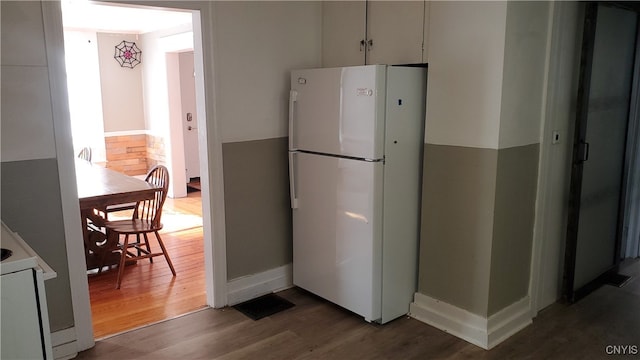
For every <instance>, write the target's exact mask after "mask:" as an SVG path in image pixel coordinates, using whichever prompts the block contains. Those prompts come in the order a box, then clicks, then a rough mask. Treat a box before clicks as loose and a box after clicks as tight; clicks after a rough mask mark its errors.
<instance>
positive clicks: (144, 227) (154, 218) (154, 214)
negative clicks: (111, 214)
mask: <svg viewBox="0 0 640 360" xmlns="http://www.w3.org/2000/svg"><path fill="white" fill-rule="evenodd" d="M145 180H146V181H147V182H148V183H150V184H153V185H155V186H157V187H158V188H159V189H158V191H157V192H156V195H155V197H154V199H152V200H145V201H140V202H138V203H137V205H136V208H135V209H134V211H133V216H132V218H131V220H118V221H106V222H105V228H106V230H107V237H117V238H116V239H114V240H117V241H118V249H120V252H121V255H120V264H119V268H118V280H117V284H116V289H119V288H120V283H121V282H122V275H123V273H124V267H125V263H126V262H127V261H135V260H142V259H149V261H150V262H153V258H154V257H156V256H164V258H165V259H166V260H167V264H169V268H170V269H171V272H172V273H173V276H176V271H175V269H174V268H173V263H171V259H170V258H169V254H168V253H167V249H166V247H165V246H164V243H163V242H162V238H161V237H160V234H159V233H158V231H159V230H161V229H162V222H160V218H161V216H162V205H164V201H165V199H166V198H167V190H168V188H169V171H168V170H167V168H166V167H164V166H162V165H157V166H155V167H153V168H152V169H151V170H150V171H149V173H148V174H147V178H146V179H145ZM149 233H154V234H155V236H156V238H157V239H158V243H159V244H160V248H161V251H160V252H152V251H151V247H150V246H149V238H148V236H147V235H148V234H149ZM120 235H124V242H122V243H120V242H119V240H120ZM129 235H135V236H136V241H135V242H129ZM141 235H142V238H141ZM112 239H113V238H112Z"/></svg>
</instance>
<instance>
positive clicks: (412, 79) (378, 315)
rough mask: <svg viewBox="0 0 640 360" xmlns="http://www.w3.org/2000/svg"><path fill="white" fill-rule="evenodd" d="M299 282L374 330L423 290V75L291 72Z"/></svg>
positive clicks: (394, 70) (408, 70) (400, 70)
mask: <svg viewBox="0 0 640 360" xmlns="http://www.w3.org/2000/svg"><path fill="white" fill-rule="evenodd" d="M289 100H290V101H289V176H290V179H289V180H290V190H291V207H292V209H293V283H294V285H296V286H298V287H300V288H303V289H305V290H308V291H310V292H312V293H314V294H316V295H318V296H320V297H323V298H325V299H327V300H329V301H331V302H333V303H335V304H338V305H340V306H342V307H344V308H346V309H348V310H350V311H352V312H354V313H356V314H359V315H361V316H363V317H364V319H365V320H367V321H369V322H371V321H375V322H379V323H386V322H388V321H390V320H393V319H395V318H397V317H399V316H402V315H404V314H406V313H407V312H408V311H409V304H410V303H411V301H412V299H413V295H414V292H415V290H416V283H417V260H418V234H419V224H420V219H419V214H420V196H421V195H420V189H421V173H422V151H423V134H424V125H423V124H424V120H425V103H426V69H425V68H419V67H401V66H388V65H368V66H355V67H344V68H325V69H306V70H294V71H292V72H291V92H290V99H289Z"/></svg>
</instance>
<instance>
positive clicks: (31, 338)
mask: <svg viewBox="0 0 640 360" xmlns="http://www.w3.org/2000/svg"><path fill="white" fill-rule="evenodd" d="M0 235H1V237H0V246H1V247H2V249H7V250H9V252H10V254H11V255H10V256H8V257H7V258H5V259H4V260H2V261H0V273H1V277H2V279H1V281H0V285H1V286H2V289H1V291H0V297H1V301H0V304H1V305H2V317H1V320H2V326H0V329H1V334H0V335H1V336H0V339H1V342H2V343H1V344H0V345H1V346H0V358H2V359H32V358H44V359H53V351H52V346H51V334H50V329H49V312H48V309H47V298H46V292H45V287H44V280H48V279H52V278H54V277H56V275H57V274H56V273H55V271H53V269H51V267H50V266H49V265H47V263H45V262H44V260H42V258H40V257H39V256H38V254H36V252H35V251H33V249H31V247H29V245H28V244H27V243H26V242H25V241H24V240H23V239H22V238H21V237H20V235H18V234H17V233H15V232H13V231H11V229H9V228H8V227H7V226H6V225H5V223H4V222H2V229H1V233H0ZM3 252H5V251H3ZM3 255H4V254H3ZM38 344H39V345H40V346H38Z"/></svg>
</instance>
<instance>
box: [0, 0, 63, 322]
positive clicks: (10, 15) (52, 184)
mask: <svg viewBox="0 0 640 360" xmlns="http://www.w3.org/2000/svg"><path fill="white" fill-rule="evenodd" d="M0 5H1V6H2V10H1V12H2V21H1V23H2V31H1V34H2V50H1V53H2V114H1V117H2V145H1V146H2V148H1V151H0V152H1V153H2V167H1V171H2V190H1V196H2V203H1V208H2V220H3V221H5V223H6V224H7V226H9V228H11V230H13V231H16V232H18V233H19V234H20V235H21V236H22V237H23V238H24V240H25V241H26V242H27V243H28V244H29V245H30V246H31V247H32V248H33V249H34V250H35V251H36V252H37V253H38V254H39V255H40V256H41V257H42V258H43V259H44V260H45V261H46V262H47V263H48V264H49V265H50V266H51V267H52V268H53V269H54V270H55V271H56V272H57V274H58V276H57V278H56V279H53V280H48V281H46V282H45V284H46V291H47V305H48V308H49V320H50V327H51V330H52V331H57V330H62V329H66V328H69V327H71V326H73V324H74V319H73V312H72V307H71V290H70V285H69V284H70V283H69V274H68V266H67V257H66V247H65V231H64V225H63V217H62V199H61V191H60V180H59V177H58V161H57V158H56V156H57V155H56V146H59V145H58V144H56V143H55V137H54V124H53V115H52V114H53V110H52V105H51V90H50V84H49V74H48V71H49V63H48V59H47V56H46V47H45V36H44V28H43V21H42V16H43V15H42V9H41V4H40V2H35V1H27V2H10V1H2V2H0ZM69 155H70V156H73V154H69Z"/></svg>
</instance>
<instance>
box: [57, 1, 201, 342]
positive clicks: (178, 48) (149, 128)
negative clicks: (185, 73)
mask: <svg viewBox="0 0 640 360" xmlns="http://www.w3.org/2000/svg"><path fill="white" fill-rule="evenodd" d="M66 5H69V4H66ZM74 5H78V6H82V7H83V9H82V11H81V12H82V18H83V19H84V20H85V21H86V20H89V21H91V18H90V16H87V15H88V12H87V6H92V5H91V4H88V3H83V4H78V3H76V4H74ZM94 5H95V4H94ZM106 8H108V9H109V10H105V9H106ZM64 9H65V6H63V11H64ZM118 9H120V10H122V8H118V7H116V6H106V5H103V6H100V11H99V12H100V19H101V20H103V21H104V20H106V21H108V22H109V25H108V26H116V27H117V26H121V27H122V28H121V29H122V30H117V29H116V28H115V27H112V28H105V27H104V26H107V25H103V27H100V26H99V25H96V24H92V25H93V26H96V28H93V29H90V28H89V27H86V28H84V29H83V31H85V32H86V31H87V30H89V32H91V31H93V34H94V36H93V38H92V39H91V40H92V41H93V45H92V46H94V47H97V46H98V40H99V39H98V37H97V36H96V35H95V34H96V33H98V32H103V33H115V32H114V31H118V32H117V33H118V34H125V33H128V32H133V31H134V30H132V29H134V28H135V26H134V25H132V24H131V23H127V22H126V21H123V19H129V18H130V17H129V16H122V15H121V14H120V15H117V16H116V17H113V15H112V16H111V17H110V16H108V15H107V14H108V13H111V11H118ZM126 10H127V11H128V12H130V11H132V10H135V11H136V12H137V13H138V15H136V17H138V18H140V19H145V21H144V23H145V24H144V26H150V25H149V20H152V19H153V17H154V15H155V14H157V11H154V12H153V14H151V15H149V14H146V15H144V14H142V15H141V14H140V12H141V11H142V12H145V11H147V10H143V9H140V8H135V9H132V8H126ZM178 14H180V15H187V18H188V19H191V12H180V13H178ZM182 18H184V16H183V17H182ZM63 19H64V16H63ZM116 19H117V21H116ZM158 20H159V22H160V23H161V24H162V25H163V26H164V27H165V28H166V27H169V28H171V26H174V27H177V28H178V32H179V33H180V34H184V33H185V32H184V31H182V27H183V26H182V25H183V24H181V23H174V24H170V22H169V21H168V20H167V19H166V18H162V19H158ZM64 25H65V27H66V26H67V25H68V24H67V23H66V22H65V24H64ZM136 26H137V24H136ZM147 29H148V28H147ZM76 30H78V27H77V26H76ZM156 31H158V30H156ZM129 35H130V36H132V37H133V38H135V39H137V38H138V37H139V36H138V34H135V35H131V34H129ZM164 35H165V34H161V35H159V36H158V37H159V41H158V43H159V44H160V45H159V47H160V48H161V49H159V52H163V57H166V58H163V59H162V60H164V62H163V61H160V62H158V61H154V60H155V59H153V58H149V53H152V52H149V51H148V52H146V54H147V58H146V59H145V64H146V63H148V64H151V65H148V68H147V69H145V70H147V71H156V70H158V68H159V67H162V66H163V65H164V64H165V62H166V66H164V67H163V70H164V71H163V75H165V74H166V75H167V77H166V83H165V84H164V87H165V88H166V91H165V93H166V95H167V97H168V98H169V101H168V103H169V109H168V111H167V112H168V114H165V115H162V116H157V115H158V113H155V114H154V115H155V117H156V118H160V119H164V120H165V122H164V123H162V121H156V122H152V123H150V122H149V121H146V123H144V125H143V127H144V128H143V129H141V130H143V131H142V133H143V136H144V135H146V136H147V139H149V137H151V138H152V139H154V138H155V139H158V138H159V139H160V141H164V139H168V140H166V142H165V143H163V144H161V145H162V147H164V149H165V150H166V154H164V155H163V154H154V155H158V156H164V157H162V158H155V157H153V156H152V160H153V161H162V162H164V163H165V164H167V165H168V167H169V168H170V169H172V170H173V171H172V174H173V176H172V179H171V180H172V182H173V186H174V187H173V194H171V191H170V195H173V197H174V198H175V199H168V200H169V201H167V203H168V205H170V204H171V203H172V201H171V200H175V202H176V203H178V202H181V201H180V200H181V199H178V197H181V196H182V195H185V199H190V200H191V203H192V204H193V202H194V200H193V199H194V198H197V200H195V201H197V203H198V204H202V205H204V206H207V202H204V203H202V202H200V197H199V196H196V195H194V194H191V195H190V196H186V181H184V178H185V175H184V164H185V160H184V156H185V154H184V145H183V142H182V136H181V134H180V136H178V134H176V132H175V131H174V129H175V128H176V124H177V126H178V127H180V126H181V125H180V124H181V123H182V120H181V114H182V111H181V98H182V96H181V94H180V93H179V91H177V92H176V89H179V88H180V86H179V85H180V76H179V71H178V67H172V66H171V65H173V64H176V63H177V62H176V61H175V60H176V59H178V57H179V53H180V52H183V51H191V52H192V53H193V47H194V45H193V35H192V33H191V36H190V40H191V42H190V44H189V45H188V47H186V48H185V46H184V45H181V44H178V43H177V42H176V39H178V40H184V36H164ZM122 36H124V35H122ZM140 37H141V36H140ZM91 40H90V41H89V43H91ZM127 40H130V39H127ZM131 40H133V39H131ZM189 47H190V49H189ZM67 50H69V47H67ZM72 53H73V52H72ZM83 53H84V52H80V53H77V52H76V53H74V54H73V56H75V57H78V58H82V57H81V56H78V55H81V54H83ZM201 53H202V51H200V54H201ZM83 59H84V61H85V62H87V61H89V60H87V58H83ZM101 60H103V61H106V60H111V61H113V60H114V59H111V58H109V59H106V60H105V59H101ZM191 61H192V62H193V61H194V59H193V56H192V57H191ZM72 64H75V63H72ZM76 65H77V64H76ZM97 67H98V64H97V63H95V64H94V70H95V68H97ZM191 68H192V70H191V73H192V74H194V73H195V71H194V70H193V64H192V65H191ZM69 70H73V69H69ZM69 70H68V72H69V73H73V71H69ZM122 70H125V71H126V70H130V69H122ZM172 75H173V76H172ZM194 76H195V75H194ZM199 76H200V77H202V73H201V74H200V75H199ZM158 77H159V78H163V76H158ZM81 80H83V85H84V86H86V83H87V78H86V77H85V78H81ZM172 81H173V83H171V82H172ZM199 81H200V82H203V80H202V79H199ZM176 82H177V84H178V86H175V85H176ZM192 82H193V83H195V81H192ZM125 83H126V84H127V87H132V84H131V83H130V82H125ZM156 84H157V83H156ZM172 85H174V86H172ZM193 85H194V89H192V90H191V91H190V95H191V96H192V98H193V102H194V105H193V109H191V110H190V111H191V112H193V113H197V111H196V109H195V107H196V106H195V84H193ZM69 88H70V89H71V88H72V86H70V87H69ZM92 88H94V89H95V88H96V84H95V83H94V84H93V87H92ZM97 88H98V89H99V88H100V79H99V78H98V80H97ZM103 89H104V87H103ZM69 92H70V98H73V96H72V94H73V91H71V90H70V91H69ZM98 94H100V92H99V90H98ZM94 95H95V93H94ZM156 97H157V96H156ZM147 99H148V98H145V100H147ZM165 99H166V98H165ZM94 100H95V99H94ZM101 100H102V101H100V100H98V101H93V103H100V104H101V105H103V104H105V100H104V98H103V99H101ZM80 102H81V101H80ZM151 102H152V103H153V101H151ZM138 105H139V106H140V109H142V105H141V104H138ZM148 105H149V104H147V106H148ZM71 107H73V106H71ZM125 107H126V106H125ZM105 108H109V109H112V108H113V106H105ZM155 108H156V109H157V107H155ZM93 110H94V112H95V108H93ZM124 110H125V112H126V111H127V109H124ZM176 114H177V115H176ZM71 115H72V119H73V117H74V112H73V111H71ZM75 115H77V114H75ZM97 115H99V116H97ZM92 117H99V118H100V121H102V120H103V119H102V117H103V114H102V112H100V114H92ZM105 118H106V117H105ZM194 120H195V121H196V123H197V118H196V119H194ZM203 121H204V117H203ZM81 122H82V121H80V123H81ZM72 123H73V121H72ZM76 123H77V122H76ZM128 125H130V122H129V123H125V124H124V126H128ZM196 128H197V127H196ZM105 129H108V125H107V126H104V127H102V126H99V127H96V128H93V131H92V130H91V129H84V131H85V134H86V133H94V134H95V133H98V134H99V135H98V136H94V137H97V138H102V143H103V144H104V137H105V134H104V130H105ZM96 130H97V131H96ZM136 132H139V131H137V130H125V131H122V130H120V131H112V135H113V133H116V135H115V136H118V137H126V136H127V135H130V134H134V133H136ZM145 132H148V133H147V134H145ZM180 133H181V132H180ZM149 134H151V135H149ZM106 135H108V134H106ZM78 138H80V139H83V138H84V139H86V138H88V136H86V135H84V134H83V133H81V132H80V133H75V132H74V143H75V142H76V139H78ZM202 138H204V139H205V141H206V137H202ZM176 139H178V140H179V141H177V140H176ZM196 140H198V137H196ZM154 141H155V140H154ZM147 142H148V140H147ZM91 144H92V145H94V146H96V144H98V145H97V147H98V151H96V152H95V153H96V154H97V155H98V156H97V157H96V158H94V162H104V161H106V158H107V151H108V150H107V149H106V147H105V146H104V145H102V147H100V145H99V142H97V141H96V142H94V141H92V142H91ZM202 146H203V148H205V149H206V143H205V144H202ZM148 147H149V145H148V144H147V148H148ZM195 148H196V151H197V149H198V145H197V143H196V147H195ZM181 158H182V159H181ZM196 164H198V166H203V167H204V169H203V172H207V171H208V169H207V167H208V162H207V161H203V162H202V163H201V164H202V165H200V163H199V162H196ZM198 170H199V169H198ZM145 172H146V171H145ZM202 193H203V195H204V196H208V190H207V189H206V188H205V189H204V191H203V192H202ZM199 206H200V205H199ZM166 207H167V206H165V210H166ZM169 207H170V208H171V209H170V210H172V211H173V212H175V210H176V209H177V208H180V204H177V206H175V207H171V206H169ZM208 212H209V211H208V210H207V211H206V213H208ZM194 213H199V214H198V215H200V217H202V215H203V209H202V207H201V208H200V209H199V211H192V213H191V214H186V215H194ZM182 215H185V214H184V212H183V214H182ZM169 218H170V217H168V216H164V215H163V222H166V221H167V220H168V219H169ZM180 225H183V224H180ZM174 227H175V226H174ZM178 227H179V226H178ZM202 227H203V224H202V220H201V221H200V225H199V228H200V232H199V235H197V234H196V236H199V237H200V239H199V249H196V250H194V251H195V252H198V253H199V254H200V255H201V257H203V256H202V254H203V253H204V249H203V245H204V244H203V231H202ZM193 228H194V227H190V228H189V230H192V229H193ZM174 230H176V232H174V233H173V234H167V235H166V237H165V234H163V238H164V239H165V242H167V237H168V238H172V237H179V235H177V231H178V230H180V231H182V230H184V229H181V228H180V229H174ZM187 236H188V237H191V238H192V237H193V236H194V235H193V234H191V235H187ZM208 241H211V239H210V238H209V240H208ZM191 242H192V241H191ZM171 255H172V256H174V254H171ZM203 262H204V261H203V259H200V262H199V263H200V265H199V267H200V268H199V272H200V274H199V275H200V277H201V278H202V279H201V281H200V286H201V288H200V290H199V292H200V293H202V295H201V296H200V298H199V299H200V300H199V302H200V303H198V304H194V307H195V308H199V307H204V306H206V304H207V301H206V294H205V281H204V278H205V271H204V268H205V266H204V264H203ZM174 263H175V261H174ZM158 265H160V264H158ZM158 267H159V266H158ZM158 270H160V269H158ZM177 270H178V272H179V271H180V269H177ZM154 273H157V271H155V272H154ZM178 275H180V273H179V274H178ZM169 280H170V279H169ZM133 281H134V282H135V281H136V280H133ZM173 285H174V283H173V281H169V284H168V285H167V286H168V287H167V288H166V289H164V290H163V291H165V292H167V293H168V292H174V291H175V290H176V289H173V288H172V286H173ZM90 286H91V285H90ZM190 290H193V289H190ZM105 291H108V289H107V288H105V289H104V291H102V290H101V291H99V292H100V293H103V295H105V294H104V293H105ZM154 291H157V290H154ZM123 293H124V291H120V292H119V294H116V295H114V296H116V297H118V298H119V300H120V301H123V302H126V301H127V299H124V298H122V294H123ZM92 294H93V291H92ZM92 296H93V295H92ZM92 303H93V299H92ZM92 307H93V306H92ZM192 310H193V309H192ZM161 311H164V315H166V316H165V319H166V318H168V317H172V316H176V315H179V314H176V313H175V312H173V311H172V310H171V309H166V308H165V309H161ZM94 314H95V311H94ZM95 318H96V317H95V315H94V321H95V320H96V319H95ZM148 320H149V321H159V320H163V319H158V318H149V319H148ZM131 324H132V326H131V327H133V326H140V325H142V324H140V323H131ZM126 329H127V328H126V327H125V328H124V329H123V328H122V327H120V328H114V329H113V330H112V332H111V333H117V332H121V331H122V330H126ZM128 329H130V327H129V328H128ZM105 335H110V333H105V332H104V331H102V332H100V333H97V334H96V336H97V337H102V336H105Z"/></svg>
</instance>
